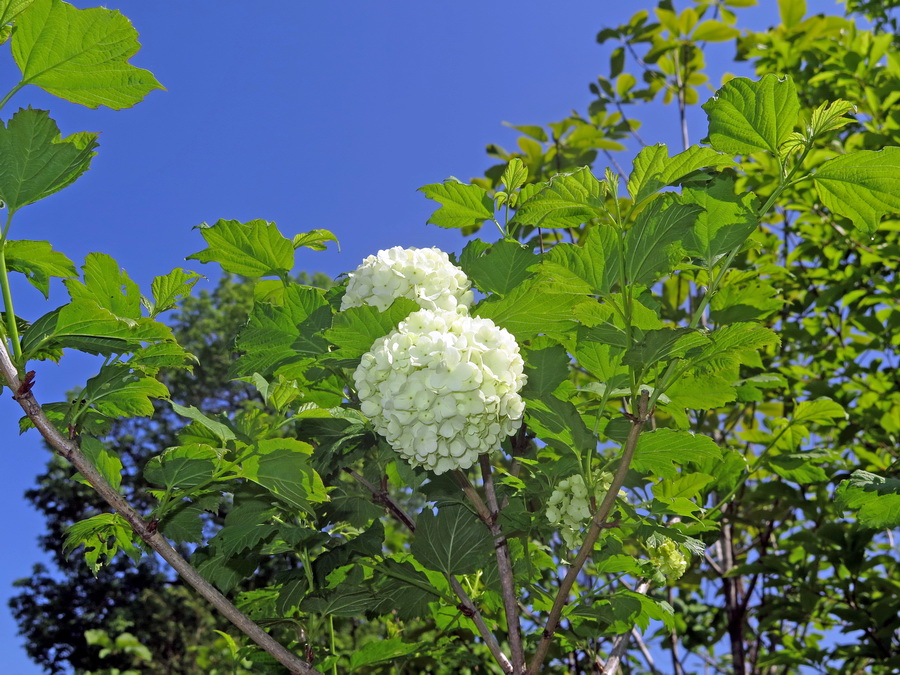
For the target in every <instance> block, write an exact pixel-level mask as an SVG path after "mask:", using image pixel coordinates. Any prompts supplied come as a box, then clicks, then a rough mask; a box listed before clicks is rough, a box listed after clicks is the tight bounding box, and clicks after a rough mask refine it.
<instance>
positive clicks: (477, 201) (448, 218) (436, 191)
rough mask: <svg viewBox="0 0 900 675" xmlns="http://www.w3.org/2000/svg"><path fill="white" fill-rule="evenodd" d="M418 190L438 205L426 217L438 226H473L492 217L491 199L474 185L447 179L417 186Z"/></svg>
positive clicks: (492, 205) (492, 204)
mask: <svg viewBox="0 0 900 675" xmlns="http://www.w3.org/2000/svg"><path fill="white" fill-rule="evenodd" d="M419 192H422V193H423V194H424V195H425V196H426V197H428V198H429V199H433V200H434V201H436V202H438V203H439V204H441V208H439V209H438V210H437V211H435V212H434V213H432V214H431V217H430V218H429V219H428V222H429V223H431V224H433V225H437V226H438V227H455V228H461V227H474V226H478V225H481V224H482V223H483V222H484V221H485V220H491V219H492V218H493V217H494V202H493V200H492V199H491V198H490V197H489V196H488V194H487V192H486V191H485V190H484V189H483V188H480V187H478V186H477V185H467V184H465V183H460V182H459V181H456V180H448V181H446V182H445V183H432V184H431V185H425V186H424V187H420V188H419Z"/></svg>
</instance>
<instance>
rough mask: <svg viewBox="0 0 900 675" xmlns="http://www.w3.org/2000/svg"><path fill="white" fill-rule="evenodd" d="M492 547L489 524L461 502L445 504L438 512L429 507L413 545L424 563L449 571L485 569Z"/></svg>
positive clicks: (441, 570)
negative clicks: (435, 512) (479, 518)
mask: <svg viewBox="0 0 900 675" xmlns="http://www.w3.org/2000/svg"><path fill="white" fill-rule="evenodd" d="M492 549H493V542H492V540H491V535H490V532H489V530H488V529H487V526H486V525H485V524H484V523H482V522H481V521H479V520H478V517H477V516H475V514H473V513H472V512H471V511H469V509H467V508H466V507H465V506H462V505H459V504H446V505H444V506H441V508H439V509H438V514H437V515H436V516H435V515H434V514H433V513H431V511H430V510H428V509H426V510H425V511H424V512H423V513H422V515H421V516H419V518H418V521H417V522H416V535H415V538H414V539H413V543H412V546H410V552H411V553H412V554H413V555H414V556H415V557H416V560H418V561H419V562H420V563H421V564H422V565H423V566H425V567H427V568H428V569H430V570H436V571H438V572H443V573H445V574H472V573H474V572H477V571H478V570H480V569H483V568H484V566H485V565H486V564H487V562H488V560H489V559H490V555H491V550H492Z"/></svg>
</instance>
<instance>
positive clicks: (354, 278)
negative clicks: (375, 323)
mask: <svg viewBox="0 0 900 675" xmlns="http://www.w3.org/2000/svg"><path fill="white" fill-rule="evenodd" d="M349 276H350V281H349V282H348V283H347V292H346V293H345V294H344V298H343V300H342V301H341V310H345V309H348V308H350V307H360V306H362V305H371V306H373V307H376V308H377V309H378V310H380V311H382V312H383V311H384V310H386V309H387V308H388V307H390V305H391V303H392V302H393V301H394V300H395V299H397V298H409V299H410V300H414V301H415V302H417V303H419V306H420V307H422V308H423V309H444V310H449V311H466V310H468V308H469V307H470V306H471V305H472V302H473V300H474V295H473V293H472V291H471V290H470V288H471V283H470V282H469V279H468V278H467V277H466V275H465V273H464V272H463V271H462V270H461V269H459V268H458V267H457V266H456V265H454V264H453V263H451V262H450V258H449V256H448V255H447V254H446V253H444V251H441V250H440V249H438V248H401V247H400V246H394V247H393V248H389V249H386V250H383V251H379V252H378V253H377V254H376V255H370V256H368V257H367V258H366V259H365V260H363V262H362V264H361V265H360V266H359V267H357V268H356V271H354V272H351V273H350V275H349Z"/></svg>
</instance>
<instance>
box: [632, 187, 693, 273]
mask: <svg viewBox="0 0 900 675" xmlns="http://www.w3.org/2000/svg"><path fill="white" fill-rule="evenodd" d="M676 200H677V198H676V197H675V196H674V195H672V196H668V195H666V196H665V197H664V198H662V199H657V200H655V201H653V202H651V203H650V205H649V206H647V208H645V209H644V210H643V211H641V212H640V214H639V215H638V217H637V221H636V222H635V224H634V226H633V227H632V228H631V229H630V230H628V232H627V233H626V234H625V277H626V279H627V282H628V283H630V284H641V285H649V284H651V283H653V282H654V281H656V280H658V279H659V278H660V277H662V276H664V275H666V274H668V273H669V272H671V271H672V270H673V269H674V266H675V264H676V263H677V261H678V258H679V257H680V253H679V249H678V247H674V246H673V244H675V243H676V242H678V241H681V240H682V239H683V238H684V237H685V235H686V234H687V233H688V232H689V231H690V229H691V228H692V227H693V224H694V222H695V221H696V220H697V218H698V216H699V215H700V213H701V212H702V209H701V208H700V207H699V206H697V205H695V204H680V203H678V202H677V201H676Z"/></svg>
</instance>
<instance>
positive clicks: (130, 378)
mask: <svg viewBox="0 0 900 675" xmlns="http://www.w3.org/2000/svg"><path fill="white" fill-rule="evenodd" d="M79 396H80V397H81V399H82V400H84V401H86V402H87V404H88V405H91V406H93V407H94V409H96V410H97V412H99V413H101V414H102V415H106V416H107V417H135V416H144V417H149V416H150V415H152V414H153V401H152V400H151V399H153V398H168V397H169V390H168V389H166V385H164V384H163V383H162V382H159V381H158V380H155V379H153V378H152V377H142V376H140V375H138V374H136V373H133V372H132V371H131V368H130V367H129V366H128V365H126V364H123V363H114V364H107V365H104V366H103V367H102V368H101V369H100V372H99V373H97V375H95V376H94V377H92V378H91V379H89V380H88V381H87V385H86V386H85V388H84V389H83V390H82V391H81V393H80V394H79Z"/></svg>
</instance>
